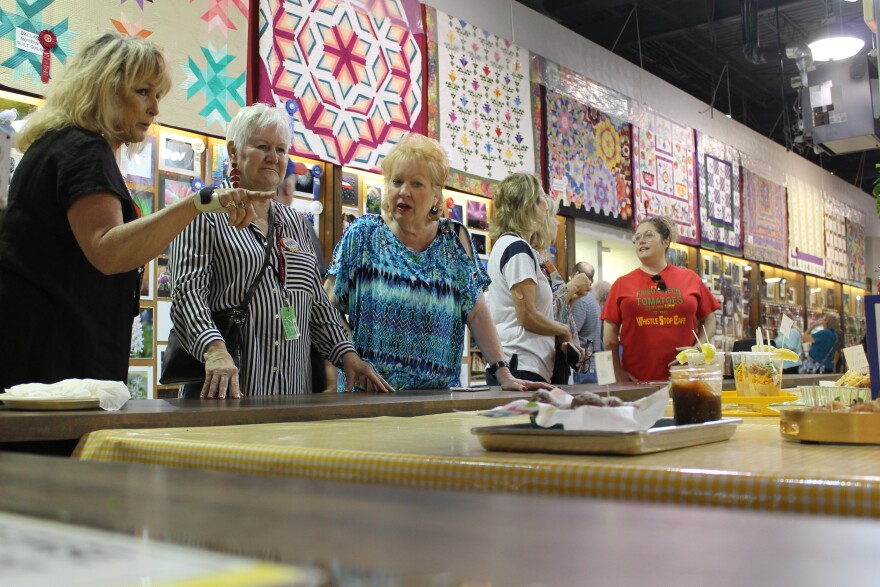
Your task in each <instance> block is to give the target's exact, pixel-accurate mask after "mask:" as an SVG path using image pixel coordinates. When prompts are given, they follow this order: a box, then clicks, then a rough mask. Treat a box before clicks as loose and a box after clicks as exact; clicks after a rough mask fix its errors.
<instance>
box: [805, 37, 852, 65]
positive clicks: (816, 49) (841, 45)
mask: <svg viewBox="0 0 880 587" xmlns="http://www.w3.org/2000/svg"><path fill="white" fill-rule="evenodd" d="M864 46H865V42H864V41H863V40H861V39H859V38H856V37H827V38H825V39H819V40H818V41H813V42H812V43H810V44H809V45H808V47H809V48H810V52H811V53H812V54H813V61H841V60H843V59H848V58H850V57H852V56H853V55H855V54H856V53H858V52H859V51H861V50H862V47H864Z"/></svg>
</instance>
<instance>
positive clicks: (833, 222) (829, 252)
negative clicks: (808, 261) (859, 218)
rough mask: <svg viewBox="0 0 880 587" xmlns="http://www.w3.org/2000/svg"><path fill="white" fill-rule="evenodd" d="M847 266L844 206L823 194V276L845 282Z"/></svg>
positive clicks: (828, 195) (835, 199)
mask: <svg viewBox="0 0 880 587" xmlns="http://www.w3.org/2000/svg"><path fill="white" fill-rule="evenodd" d="M848 266H849V261H848V260H847V256H846V205H845V204H844V203H843V202H841V201H840V200H838V199H837V198H835V197H833V196H831V195H830V194H825V275H826V277H829V278H831V279H833V280H834V281H846V278H847V276H848V274H849V270H848Z"/></svg>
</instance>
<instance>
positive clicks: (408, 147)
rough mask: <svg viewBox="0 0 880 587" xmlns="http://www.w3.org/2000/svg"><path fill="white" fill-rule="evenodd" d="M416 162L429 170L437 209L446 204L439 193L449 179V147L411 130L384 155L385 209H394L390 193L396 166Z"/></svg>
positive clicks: (383, 200)
mask: <svg viewBox="0 0 880 587" xmlns="http://www.w3.org/2000/svg"><path fill="white" fill-rule="evenodd" d="M407 163H414V164H416V165H421V166H423V167H425V168H427V170H428V179H430V180H431V188H432V189H433V190H434V192H435V198H436V204H435V205H436V206H437V208H438V211H439V210H440V208H441V207H442V206H443V203H442V199H443V198H441V197H440V195H441V194H442V192H443V186H445V185H446V179H447V178H448V177H449V159H448V158H447V157H446V151H444V150H443V147H441V146H440V143H438V142H437V141H435V140H434V139H432V138H429V137H426V136H425V135H420V134H418V133H414V132H411V133H409V134H407V135H405V136H404V137H403V138H402V139H400V141H398V143H397V144H396V145H394V146H393V147H391V151H389V153H388V154H387V155H385V157H384V158H383V159H382V162H381V163H380V166H381V167H382V175H383V176H384V177H385V190H384V192H383V193H382V204H381V206H382V210H384V211H385V212H391V204H390V203H389V201H388V194H389V193H390V191H391V179H392V177H393V175H394V170H395V169H397V167H398V166H399V165H405V164H407Z"/></svg>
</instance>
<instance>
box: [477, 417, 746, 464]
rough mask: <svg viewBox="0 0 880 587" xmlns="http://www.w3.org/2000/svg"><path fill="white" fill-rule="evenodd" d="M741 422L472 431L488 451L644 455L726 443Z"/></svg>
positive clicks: (662, 421) (526, 426)
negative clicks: (628, 429)
mask: <svg viewBox="0 0 880 587" xmlns="http://www.w3.org/2000/svg"><path fill="white" fill-rule="evenodd" d="M740 422H742V419H741V418H722V419H721V420H716V421H714V422H705V423H703V424H688V425H685V426H675V420H673V419H672V418H661V419H660V420H659V421H658V422H657V423H656V424H655V425H654V427H653V428H650V429H648V430H645V431H642V432H590V431H582V430H560V429H555V428H535V427H533V426H532V425H531V424H515V425H512V426H482V427H480V428H471V432H472V433H474V434H476V435H477V438H478V439H479V441H480V444H482V445H483V448H485V449H486V450H499V451H507V452H555V453H568V454H599V455H643V454H650V453H655V452H660V451H664V450H673V449H676V448H684V447H687V446H696V445H698V444H708V443H710V442H720V441H722V440H727V439H728V438H730V437H731V436H733V433H734V432H736V426H737V424H739V423H740Z"/></svg>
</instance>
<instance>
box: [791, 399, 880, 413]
mask: <svg viewBox="0 0 880 587" xmlns="http://www.w3.org/2000/svg"><path fill="white" fill-rule="evenodd" d="M807 411H809V412H848V413H853V412H880V399H875V400H869V401H866V402H861V401H859V402H856V403H854V404H853V405H851V406H847V405H846V404H845V403H843V402H839V401H831V402H828V403H827V404H825V405H824V406H815V407H811V408H807Z"/></svg>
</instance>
